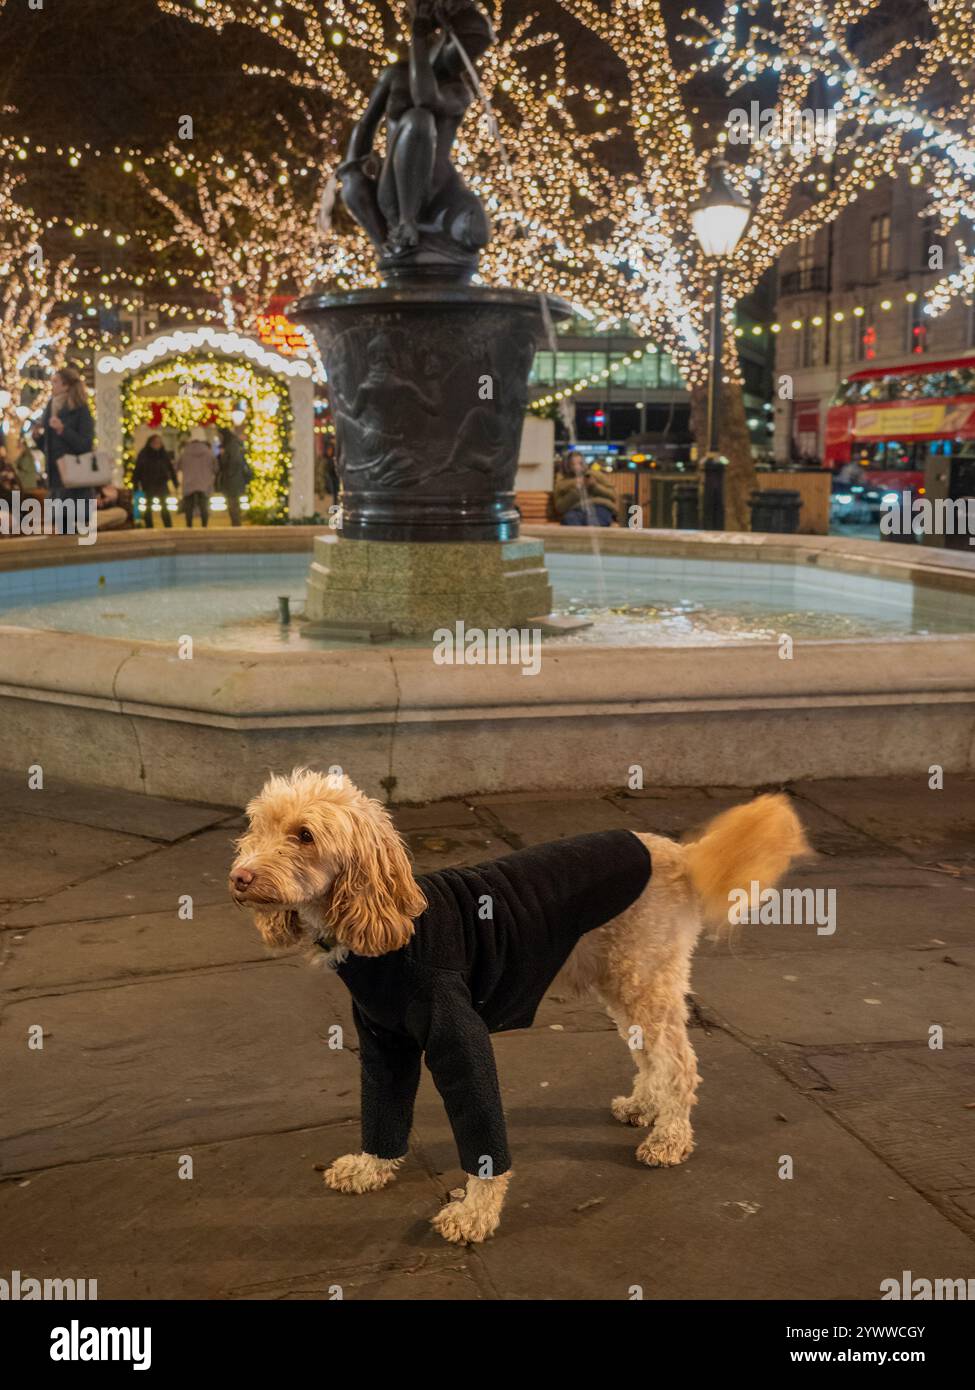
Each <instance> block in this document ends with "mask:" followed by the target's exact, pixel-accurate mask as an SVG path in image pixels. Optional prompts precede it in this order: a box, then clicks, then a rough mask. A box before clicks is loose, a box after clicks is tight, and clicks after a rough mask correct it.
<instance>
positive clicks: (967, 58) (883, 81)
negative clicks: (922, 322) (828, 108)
mask: <svg viewBox="0 0 975 1390" xmlns="http://www.w3.org/2000/svg"><path fill="white" fill-rule="evenodd" d="M793 8H794V7H793V6H791V5H790V4H788V3H786V0H773V3H772V5H771V17H772V21H773V22H772V24H771V25H770V24H765V25H761V26H758V25H751V26H748V27H743V25H742V21H741V18H740V13H741V10H740V7H739V6H738V5H736V4H733V3H731V0H729V3H728V5H727V9H726V13H725V15H724V16H723V18H722V20H721V21H719V22H717V23H714V24H710V25H708V24H706V23H704V22H702V24H703V27H704V28H705V29H706V30H707V31H708V34H709V37H710V39H711V43H712V47H711V57H710V61H711V63H716V62H721V63H722V64H723V65H724V66H725V68H726V69H728V70H731V71H732V72H734V73H735V74H736V75H737V76H740V77H741V78H742V79H745V80H749V81H755V80H757V79H760V78H761V77H762V76H764V75H769V74H782V73H791V74H795V75H797V76H798V77H799V78H800V79H803V78H808V75H809V74H810V73H813V74H815V75H816V76H817V77H818V78H819V80H820V81H821V82H822V83H824V84H825V86H826V89H827V90H828V91H830V92H831V93H832V94H833V98H832V99H833V101H834V107H835V108H836V109H839V110H840V111H841V112H842V113H843V116H844V119H845V120H846V122H847V123H848V125H849V126H850V127H851V128H852V129H855V130H856V131H857V132H858V136H859V141H860V142H861V143H862V144H863V145H865V146H866V147H867V148H868V149H874V148H876V147H877V146H878V145H879V144H880V142H881V138H882V136H884V135H886V136H888V139H887V141H886V142H885V146H886V149H885V158H884V159H883V161H877V160H874V161H873V162H872V163H870V164H869V165H868V164H867V163H866V161H865V162H864V166H863V177H862V184H863V186H865V187H872V186H873V185H872V180H875V179H876V178H877V177H878V175H879V174H888V175H889V174H894V173H895V172H896V171H897V169H898V168H900V169H902V170H906V171H907V172H908V174H909V178H910V182H911V183H912V184H913V185H915V186H918V187H921V188H923V189H924V190H925V192H926V194H927V206H926V207H925V209H924V212H923V215H924V216H926V217H928V218H929V219H930V221H931V225H932V232H933V233H934V234H936V235H937V236H938V237H939V238H944V239H948V238H954V240H955V247H956V250H957V252H958V255H959V260H960V266H959V269H958V270H955V271H951V272H949V273H947V274H945V275H943V276H941V277H939V278H938V280H937V281H936V282H935V283H934V284H932V285H931V286H930V287H929V289H928V290H927V291H926V293H925V310H926V312H927V313H929V314H940V313H942V312H943V311H944V310H945V309H946V308H947V307H948V305H949V303H950V302H951V300H952V299H954V298H955V297H956V296H959V295H961V296H963V297H965V298H966V299H968V300H969V301H970V300H971V299H972V297H973V295H975V137H973V134H972V123H973V120H975V7H973V5H972V3H971V0H905V3H904V4H903V5H902V6H899V7H898V9H897V11H896V14H894V15H892V14H891V10H890V7H889V6H885V5H884V3H883V0H806V3H805V4H804V5H803V7H802V14H803V21H804V22H803V23H801V24H799V23H796V22H795V20H794V19H793V18H791V12H792V10H793ZM719 49H720V56H719V53H718V50H719ZM932 249H934V248H932ZM930 268H931V269H932V270H941V269H943V267H942V266H941V265H939V264H937V263H935V264H933V265H932V266H931V267H930Z"/></svg>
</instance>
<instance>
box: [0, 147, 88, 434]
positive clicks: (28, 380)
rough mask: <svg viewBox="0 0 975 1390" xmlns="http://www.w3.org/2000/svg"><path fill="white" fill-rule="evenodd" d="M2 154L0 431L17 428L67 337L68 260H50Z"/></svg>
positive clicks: (18, 180)
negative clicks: (20, 198) (21, 200)
mask: <svg viewBox="0 0 975 1390" xmlns="http://www.w3.org/2000/svg"><path fill="white" fill-rule="evenodd" d="M5 154H6V150H4V151H0V430H2V431H3V434H4V436H5V437H7V436H9V435H10V434H11V433H13V432H14V431H16V430H17V429H19V428H20V426H21V425H22V424H23V421H24V419H26V418H27V416H28V415H29V413H30V403H31V401H32V400H33V399H34V398H35V396H36V395H37V394H38V389H39V386H40V383H41V381H42V380H43V379H44V378H45V377H46V376H48V375H49V374H50V372H51V370H52V368H53V365H54V363H55V359H56V358H57V355H58V353H59V351H60V350H61V349H62V348H63V346H64V344H65V341H66V339H67V336H68V330H69V327H70V322H69V319H68V318H67V316H66V315H65V314H64V313H63V312H62V306H63V305H64V302H65V300H66V299H67V298H68V296H69V295H70V293H71V290H72V286H73V284H74V281H75V269H74V265H73V263H72V261H71V260H70V259H62V260H58V259H50V258H49V256H48V254H47V251H46V248H45V246H44V240H43V238H44V228H43V226H42V224H41V223H40V221H39V220H38V219H37V218H36V217H35V216H34V214H33V213H32V212H30V210H29V209H27V208H26V207H24V205H23V204H22V203H21V202H20V201H19V198H18V194H19V193H20V192H21V190H22V186H23V179H22V177H21V176H20V175H19V174H17V173H15V172H14V171H13V170H12V169H11V168H10V166H9V163H7V162H6V161H5V159H4V155H5Z"/></svg>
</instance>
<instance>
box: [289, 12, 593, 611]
mask: <svg viewBox="0 0 975 1390" xmlns="http://www.w3.org/2000/svg"><path fill="white" fill-rule="evenodd" d="M493 42H494V33H493V30H492V27H491V24H490V21H489V20H488V18H487V16H486V15H485V14H484V13H483V12H482V11H481V10H480V9H479V7H478V6H477V5H476V4H475V3H473V0H415V3H414V4H413V6H412V10H411V36H410V48H409V56H408V57H407V58H404V59H401V60H399V61H397V62H395V63H393V64H392V65H391V66H390V67H388V68H386V69H385V71H384V72H383V73H382V75H381V76H380V78H379V80H378V81H377V83H376V86H375V88H374V90H373V92H372V95H371V98H370V100H369V104H368V106H367V108H366V111H365V113H364V114H363V116H362V118H361V119H360V121H359V122H358V124H357V125H356V127H355V129H354V130H353V132H352V136H351V140H350V143H349V148H348V151H347V153H346V157H345V160H344V162H343V163H342V164H341V165H340V167H339V170H338V180H339V184H340V187H341V195H342V201H343V203H344V205H345V207H346V208H347V209H348V211H349V213H350V214H351V215H352V217H354V218H355V220H356V221H357V222H358V223H359V224H360V226H362V227H363V228H364V229H365V231H366V233H367V234H368V236H369V238H370V241H371V242H372V244H373V247H374V248H375V252H376V256H377V261H378V265H379V269H380V273H381V275H382V280H383V283H382V286H381V287H380V288H377V289H361V290H350V291H347V292H342V293H327V294H317V295H311V296H309V297H307V298H305V299H303V300H301V302H300V303H299V305H298V308H297V311H296V312H295V317H296V318H297V319H298V320H299V321H300V322H303V323H305V324H307V325H308V327H309V329H310V330H311V332H312V333H313V334H314V336H315V339H316V341H317V343H318V346H319V348H320V350H321V353H322V357H323V360H324V363H325V367H326V371H327V374H328V390H329V396H330V400H331V405H332V413H333V417H334V420H335V430H336V444H337V449H336V455H337V457H336V465H337V471H338V475H339V480H340V483H341V503H342V510H341V528H340V531H339V533H338V539H335V538H334V537H322V538H320V539H319V540H318V541H316V544H315V556H314V560H313V563H312V567H311V571H310V573H309V578H308V598H307V604H306V609H305V612H306V616H307V617H308V618H309V619H310V620H311V621H312V622H314V623H316V624H317V625H320V627H321V628H323V629H325V630H328V629H330V628H331V629H335V630H342V629H343V628H346V627H348V628H353V629H359V628H362V629H366V630H370V631H377V632H388V633H391V634H397V635H409V636H416V635H422V634H425V633H429V632H431V631H433V630H434V629H436V628H439V627H452V626H453V624H454V623H456V622H457V621H459V620H460V621H463V622H465V623H466V624H467V625H468V626H472V627H474V626H476V627H486V626H493V627H512V626H522V625H524V624H525V623H526V622H527V621H528V620H529V619H532V618H538V617H540V616H543V615H545V614H547V613H548V612H549V609H550V607H551V597H552V594H551V586H550V584H549V580H548V575H547V572H546V569H545V561H544V552H543V549H542V545H541V542H539V541H533V540H519V538H518V527H519V516H518V512H517V510H516V508H515V504H514V491H513V489H514V479H515V473H516V470H517V466H518V454H519V449H520V445H521V433H522V424H523V421H524V416H525V410H526V408H527V405H528V399H529V392H528V378H529V374H530V372H531V368H532V362H533V360H534V355H535V349H536V345H537V343H538V342H539V340H540V339H541V338H542V336H543V334H544V333H545V331H546V324H545V320H546V319H549V321H550V322H551V320H552V319H557V318H561V317H564V316H567V315H568V313H569V312H570V311H569V308H568V306H567V305H566V304H564V303H563V302H562V301H561V300H556V299H553V298H551V297H546V298H545V299H544V300H543V298H542V296H540V295H538V294H530V293H525V292H523V291H519V290H512V289H500V288H499V289H494V288H490V287H486V286H481V285H472V284H471V283H470V282H471V279H472V278H473V276H474V275H475V273H476V271H477V267H478V259H479V256H480V252H481V251H482V249H483V248H484V247H485V246H486V245H487V243H488V240H489V239H490V234H491V229H490V223H489V220H488V216H487V213H486V211H485V209H484V207H483V205H482V203H481V201H480V199H479V198H478V197H477V196H476V194H475V193H474V192H473V191H472V190H471V189H470V188H468V187H467V185H466V184H465V183H464V180H463V179H462V178H461V176H460V174H459V173H458V171H457V169H456V168H455V167H454V165H453V162H452V158H451V155H452V149H453V144H454V140H455V137H456V134H457V130H458V128H459V126H460V124H461V121H462V120H463V118H464V115H465V113H466V111H467V109H468V108H469V106H470V105H471V104H472V102H473V101H474V100H475V98H476V81H477V79H476V68H475V64H476V62H477V60H478V59H479V58H480V57H481V56H482V55H483V54H484V53H485V52H486V51H487V49H488V48H489V46H490V45H491V44H492V43H493ZM384 122H385V134H386V140H385V155H384V156H383V157H380V156H379V155H378V154H377V153H376V150H375V143H376V137H377V134H378V133H379V130H380V127H381V126H382V125H383V123H384Z"/></svg>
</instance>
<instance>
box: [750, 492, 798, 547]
mask: <svg viewBox="0 0 975 1390" xmlns="http://www.w3.org/2000/svg"><path fill="white" fill-rule="evenodd" d="M751 509H752V530H753V531H772V532H774V533H778V534H789V535H791V534H794V533H795V532H796V531H798V529H799V513H800V511H801V510H802V497H801V496H800V494H799V493H798V492H796V491H795V490H794V489H792V488H785V487H769V488H757V489H756V490H755V491H754V492H753V493H752V495H751Z"/></svg>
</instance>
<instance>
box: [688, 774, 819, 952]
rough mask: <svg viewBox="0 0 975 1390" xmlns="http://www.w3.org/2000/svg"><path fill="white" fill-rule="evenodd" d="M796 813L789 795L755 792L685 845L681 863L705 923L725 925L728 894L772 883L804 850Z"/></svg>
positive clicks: (747, 890)
mask: <svg viewBox="0 0 975 1390" xmlns="http://www.w3.org/2000/svg"><path fill="white" fill-rule="evenodd" d="M808 852H809V845H808V843H807V841H806V837H805V835H804V834H803V829H802V825H801V823H800V821H799V817H798V816H797V815H796V813H795V811H794V810H793V809H792V803H791V802H790V800H789V798H788V797H787V796H783V795H781V794H780V795H774V796H771V795H770V796H759V797H756V798H755V800H754V801H749V802H747V803H746V804H745V805H744V806H736V807H735V808H734V809H733V810H731V811H725V812H724V813H723V814H722V815H720V816H716V817H715V819H714V820H713V821H711V823H710V824H709V825H707V826H705V828H704V831H703V832H702V834H701V836H700V838H699V839H697V840H695V841H693V843H691V844H688V845H685V846H684V862H685V864H686V866H687V870H688V873H689V874H690V878H691V882H692V883H693V885H694V888H695V890H696V891H697V894H698V896H699V897H700V899H701V904H702V915H703V917H704V920H705V922H707V923H709V924H711V925H714V926H725V927H727V926H728V909H729V905H730V895H731V893H732V892H733V891H734V890H736V889H742V890H744V892H745V893H746V894H748V895H749V898H750V897H751V894H752V884H753V883H758V885H759V890H761V889H762V888H771V887H773V886H774V885H775V883H776V882H777V881H778V880H779V879H780V878H781V877H782V875H783V874H784V873H785V872H786V870H787V869H788V867H789V865H790V864H791V863H792V861H793V860H794V859H798V858H799V857H800V856H801V855H804V854H808Z"/></svg>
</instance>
